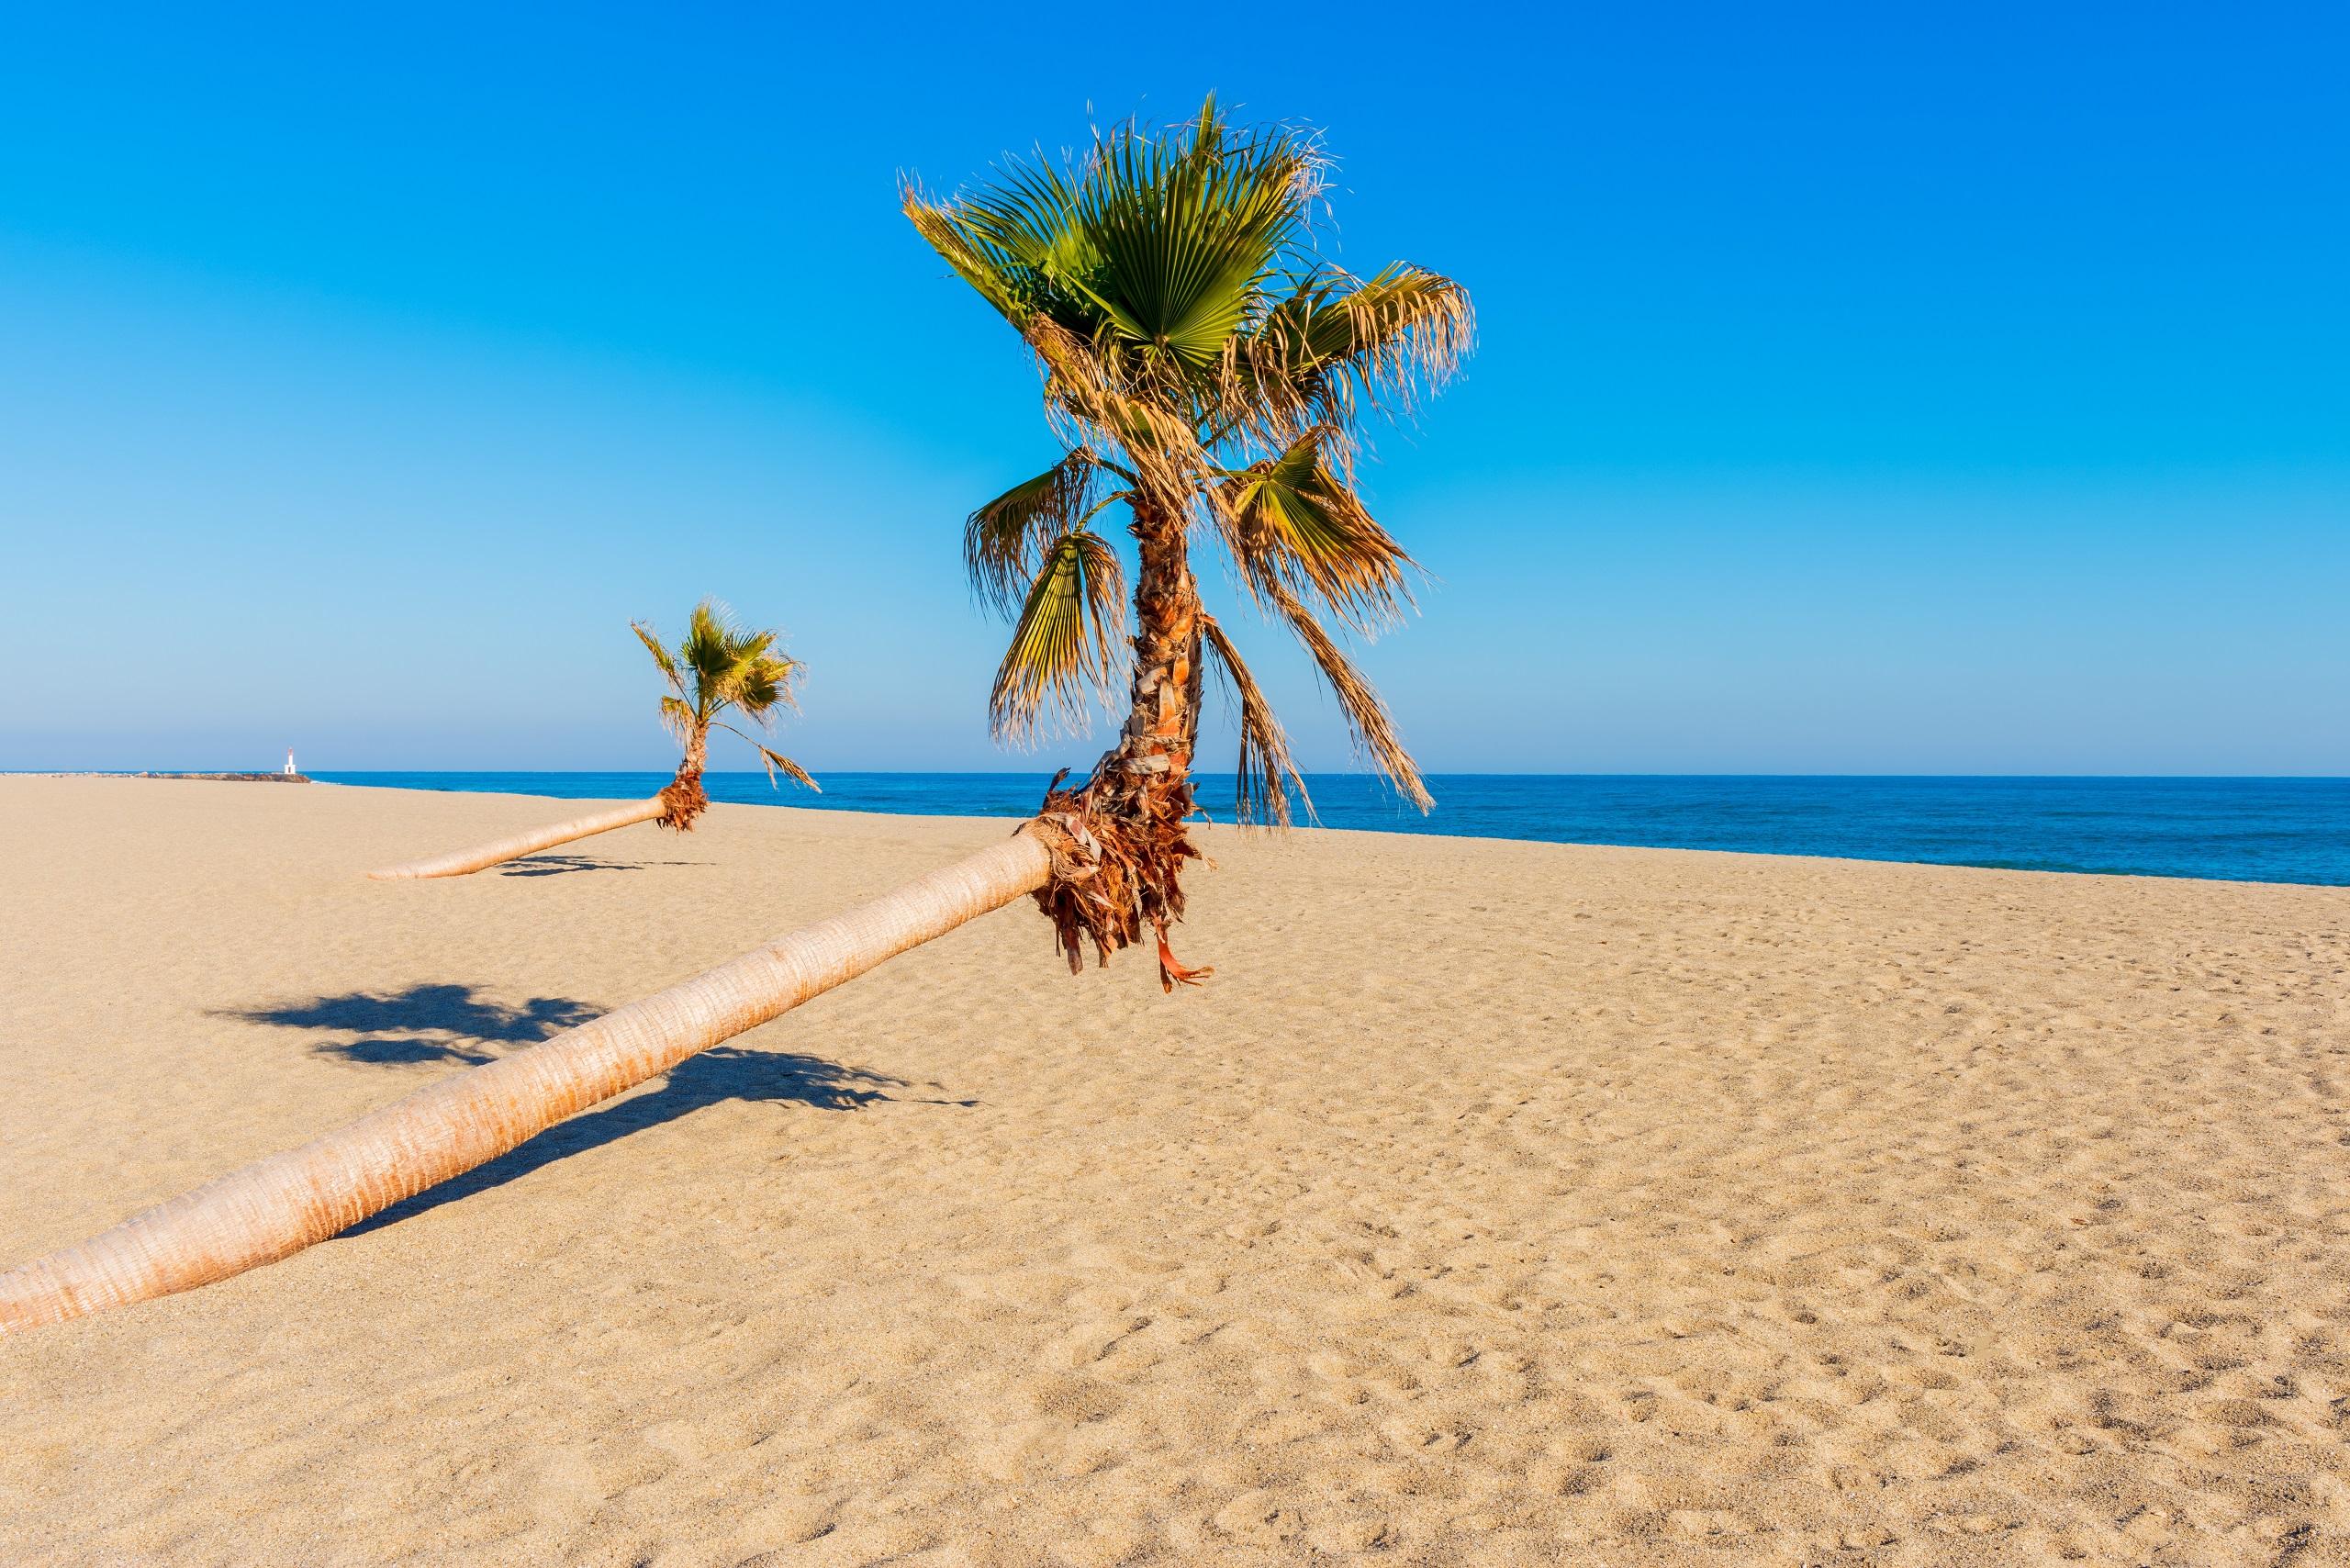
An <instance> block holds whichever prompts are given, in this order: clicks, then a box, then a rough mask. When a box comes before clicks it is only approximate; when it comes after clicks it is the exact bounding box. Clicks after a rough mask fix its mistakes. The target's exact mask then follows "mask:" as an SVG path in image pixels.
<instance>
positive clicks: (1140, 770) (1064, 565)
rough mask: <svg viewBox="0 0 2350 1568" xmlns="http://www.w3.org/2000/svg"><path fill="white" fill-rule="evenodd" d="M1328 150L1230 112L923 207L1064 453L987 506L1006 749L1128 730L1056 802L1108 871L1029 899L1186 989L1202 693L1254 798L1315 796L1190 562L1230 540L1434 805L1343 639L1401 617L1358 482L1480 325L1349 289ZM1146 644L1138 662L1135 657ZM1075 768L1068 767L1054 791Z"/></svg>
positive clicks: (1066, 925)
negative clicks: (1103, 705) (1072, 724)
mask: <svg viewBox="0 0 2350 1568" xmlns="http://www.w3.org/2000/svg"><path fill="white" fill-rule="evenodd" d="M1325 168H1326V162H1325V159H1324V157H1323V155H1322V153H1321V151H1320V149H1319V146H1318V143H1317V142H1316V141H1315V139H1314V138H1313V137H1311V136H1309V135H1306V134H1304V133H1303V132H1300V131H1298V130H1295V129H1291V128H1287V127H1281V126H1275V127H1269V128H1262V129H1256V130H1252V131H1246V132H1237V131H1235V130H1234V129H1232V128H1231V127H1230V126H1229V125H1227V123H1226V122H1225V119H1224V118H1223V116H1222V115H1220V114H1219V113H1218V111H1217V109H1216V105H1215V100H1214V97H1213V96H1211V97H1210V98H1209V99H1208V101H1207V103H1206V104H1205V105H1204V106H1203V107H1202V109H1201V110H1200V113H1199V117H1198V118H1197V119H1196V120H1194V121H1193V122H1192V123H1191V124H1190V125H1189V126H1186V127H1181V128H1178V129H1172V130H1160V131H1153V130H1147V129H1143V128H1140V127H1137V126H1134V125H1126V126H1123V127H1120V128H1118V129H1114V130H1113V131H1111V132H1110V133H1108V134H1107V135H1102V136H1098V137H1097V138H1096V140H1095V142H1094V145H1093V147H1092V149H1091V153H1090V155H1089V156H1088V157H1087V158H1086V159H1085V160H1084V161H1083V162H1081V163H1080V164H1078V165H1076V166H1055V165H1052V164H1048V163H1044V162H1036V163H1018V162H1015V163H1013V164H1012V165H1010V166H1009V168H1008V170H1007V171H1006V173H1005V174H1004V176H1003V177H1002V179H1001V180H999V181H998V182H997V183H995V184H993V185H987V186H983V187H980V188H978V189H974V190H969V191H966V192H965V193H963V194H962V195H960V196H957V197H955V198H953V199H951V200H946V201H934V200H932V199H930V198H929V197H927V196H923V194H922V193H921V192H920V191H919V190H918V189H915V188H912V187H909V188H908V189H907V190H906V192H905V193H904V206H905V210H906V215H907V217H909V218H912V221H913V224H914V227H915V228H916V229H917V230H920V232H921V234H922V236H923V239H925V240H927V241H929V242H930V243H931V245H932V247H933V248H934V249H935V250H936V251H937V252H938V253H939V254H940V255H941V256H942V257H944V258H945V259H946V263H947V264H948V265H949V266H951V267H953V268H954V269H955V271H956V273H957V274H958V275H960V276H961V277H962V278H963V280H964V281H965V282H967V283H968V284H969V285H970V286H972V288H974V289H975V290H977V291H978V292H979V297H981V298H982V299H984V300H986V301H987V303H988V304H989V305H990V307H992V308H994V309H995V310H996V312H997V313H998V314H1000V315H1001V316H1002V318H1003V319H1005V320H1006V321H1008V322H1009V323H1011V325H1012V326H1013V329H1014V330H1017V331H1018V332H1019V334H1020V336H1021V339H1022V341H1023V342H1024V343H1025V344H1026V346H1027V348H1028V350H1029V352H1030V353H1032V354H1033V355H1034V356H1035V360H1036V362H1037V364H1038V366H1039V367H1040V369H1041V370H1042V372H1043V375H1044V382H1045V402H1046V415H1047V417H1048V419H1050V420H1051V421H1052V424H1053V427H1054V430H1055V431H1056V433H1057V435H1058V436H1059V437H1060V439H1061V442H1062V445H1063V446H1064V448H1065V451H1064V454H1063V455H1062V457H1061V458H1060V460H1059V461H1058V462H1057V463H1055V464H1054V465H1052V466H1051V467H1050V468H1047V469H1046V470H1045V472H1043V473H1042V474H1039V475H1037V476H1035V477H1034V478H1032V479H1028V480H1026V481H1024V482H1023V483H1021V484H1019V485H1016V486H1014V487H1013V488H1012V489H1010V490H1008V491H1006V492H1005V493H1004V494H1002V495H1001V496H998V497H997V498H995V499H993V500H991V501H989V502H988V503H987V504H986V505H984V506H982V507H980V508H979V510H976V511H974V512H973V513H972V514H971V516H970V520H969V522H968V526H967V528H966V531H965V535H964V554H965V558H966V561H967V564H968V567H969V570H970V575H971V579H972V582H973V584H974V586H975V587H976V588H978V590H979V592H980V593H981V595H982V596H983V597H984V598H986V599H989V600H990V601H991V602H993V603H994V604H996V605H998V606H999V607H1001V608H1002V610H1004V611H1005V612H1006V613H1007V614H1009V615H1010V616H1011V617H1012V618H1013V620H1014V622H1015V627H1014V630H1013V636H1012V644H1011V647H1010V648H1009V649H1008V650H1007V651H1006V653H1005V654H1004V656H1003V662H1002V666H1000V667H999V668H998V670H997V672H996V678H995V688H994V691H993V694H992V697H991V700H990V715H991V717H992V719H993V721H994V723H995V728H996V731H997V733H998V734H999V736H1002V737H1009V738H1024V737H1027V736H1031V735H1033V734H1035V733H1036V731H1037V729H1038V728H1039V726H1040V722H1043V721H1045V720H1046V719H1047V718H1051V717H1057V718H1062V719H1066V720H1073V721H1081V719H1082V717H1083V716H1084V714H1085V711H1086V709H1087V705H1088V699H1089V698H1090V697H1092V696H1097V695H1098V696H1099V697H1101V698H1102V699H1103V700H1115V693H1116V689H1117V688H1118V687H1119V686H1121V685H1123V686H1124V687H1125V693H1124V695H1125V723H1124V725H1123V726H1122V727H1121V729H1120V731H1119V734H1118V739H1117V743H1116V744H1115V745H1113V746H1112V747H1111V749H1110V750H1109V751H1108V752H1107V753H1106V754H1104V755H1103V756H1102V759H1101V760H1100V761H1099V762H1097V763H1096V764H1095V765H1094V767H1093V771H1092V773H1091V776H1090V777H1089V778H1087V779H1086V780H1085V781H1084V782H1083V783H1082V784H1081V785H1080V786H1079V787H1077V788H1075V789H1073V790H1056V792H1055V793H1054V794H1053V795H1051V796H1050V797H1049V798H1048V800H1047V804H1046V813H1045V814H1046V818H1047V820H1054V819H1057V820H1059V821H1061V822H1063V823H1066V824H1068V832H1069V836H1071V837H1073V838H1077V839H1080V840H1081V841H1082V842H1083V843H1084V846H1085V848H1084V850H1083V852H1082V853H1081V854H1080V857H1079V858H1080V859H1081V860H1083V861H1084V862H1086V863H1087V864H1088V866H1089V868H1090V870H1089V874H1088V875H1086V876H1083V877H1077V878H1063V879H1057V881H1056V883H1055V884H1054V886H1053V887H1051V888H1050V889H1048V890H1046V892H1045V893H1044V894H1042V895H1040V902H1042V903H1043V904H1044V906H1045V908H1046V913H1049V914H1050V915H1051V916H1052V917H1053V920H1054V924H1055V925H1056V927H1057V932H1058V935H1059V939H1060V942H1061V946H1062V947H1063V949H1064V950H1065V951H1066V952H1067V954H1068V956H1069V960H1070V963H1071V966H1072V967H1075V966H1076V965H1077V964H1079V963H1080V961H1081V960H1080V942H1081V941H1084V942H1091V944H1092V946H1094V948H1095V950H1096V952H1097V954H1098V955H1099V956H1100V957H1101V958H1102V959H1104V960H1105V961H1106V959H1107V958H1108V956H1109V954H1110V953H1111V952H1113V951H1114V950H1115V949H1117V948H1119V947H1122V946H1126V945H1127V944H1129V943H1131V942H1134V941H1136V940H1137V939H1138V938H1139V937H1140V935H1141V933H1142V930H1143V928H1144V927H1145V926H1146V925H1147V926H1148V927H1149V928H1150V929H1151V930H1152V932H1153V933H1154V935H1156V936H1157V938H1158V958H1159V974H1160V979H1161V981H1162V983H1164V984H1166V985H1167V986H1168V987H1169V988H1170V989H1171V988H1172V987H1173V985H1174V984H1175V983H1176V982H1177V981H1181V980H1195V979H1197V978H1198V977H1199V976H1200V975H1202V974H1204V973H1205V972H1206V971H1205V970H1192V969H1185V968H1183V967H1182V966H1181V965H1179V964H1178V963H1177V962H1176V961H1175V958H1174V955H1173V954H1172V953H1171V952H1170V951H1169V946H1168V934H1167V928H1168V926H1169V924H1170V923H1172V922H1173V921H1175V920H1177V919H1179V918H1181V914H1182V913H1183V893H1182V888H1181V879H1180V878H1181V869H1182V863H1183V861H1185V860H1186V859H1190V858H1194V857H1196V855H1197V851H1196V850H1195V849H1194V848H1193V847H1192V844H1191V842H1190V839H1189V837H1188V834H1187V833H1186V829H1185V823H1186V820H1187V819H1188V818H1189V817H1190V816H1191V815H1192V811H1193V809H1194V807H1193V801H1192V785H1191V768H1192V753H1193V750H1194V748H1195V745H1196V743H1197V740H1198V734H1199V717H1200V697H1201V687H1202V679H1203V674H1204V673H1205V671H1207V670H1208V669H1210V668H1213V669H1214V671H1215V672H1216V673H1217V675H1218V676H1219V677H1220V678H1222V680H1223V681H1224V682H1225V685H1226V686H1227V687H1228V688H1229V689H1230V692H1231V694H1232V696H1233V697H1234V698H1235V699H1236V700H1237V707H1238V711H1239V712H1238V717H1239V730H1240V746H1239V782H1238V791H1237V792H1238V800H1239V809H1240V812H1241V814H1242V815H1243V817H1244V818H1247V817H1249V816H1252V815H1259V814H1261V815H1263V816H1265V817H1268V818H1270V820H1272V821H1274V822H1277V823H1285V822H1287V821H1288V820H1289V813H1290V790H1292V788H1293V789H1294V790H1296V792H1297V795H1298V799H1299V801H1301V802H1303V803H1304V805H1305V807H1306V809H1307V810H1308V811H1309V812H1310V811H1311V810H1312V801H1311V800H1310V799H1309V798H1308V797H1307V796H1306V794H1305V786H1304V779H1303V778H1301V777H1300V776H1299V774H1298V771H1297V767H1296V765H1295V763H1294V762H1293V761H1292V757H1291V755H1290V748H1289V742H1288V739H1287V737H1286V736H1285V735H1284V734H1283V733H1282V730H1281V724H1280V722H1279V721H1278V720H1277V719H1276V718H1275V717H1274V715H1273V712H1272V711H1271V709H1270V707H1269V706H1267V704H1266V701H1265V699H1264V695H1263V692H1262V690H1261V689H1259V686H1258V685H1257V682H1256V681H1255V679H1254V678H1252V677H1251V676H1250V674H1249V672H1248V667H1247V666H1245V665H1243V664H1242V663H1241V661H1240V655H1239V652H1238V650H1237V647H1236V646H1235V645H1234V642H1233V639H1232V637H1231V635H1230V634H1229V633H1227V631H1226V629H1225V626H1224V624H1223V622H1221V621H1219V620H1218V618H1217V617H1215V616H1214V615H1212V614H1210V613H1209V612H1208V610H1206V608H1205V607H1204V605H1203V601H1202V597H1201V593H1200V588H1199V582H1198V579H1197V577H1195V576H1194V573H1193V570H1192V543H1193V541H1194V538H1195V537H1197V536H1201V535H1204V536H1206V537H1208V538H1210V539H1213V540H1214V541H1215V542H1216V543H1218V544H1220V545H1221V546H1222V547H1223V550H1224V552H1225V555H1226V556H1227V557H1228V558H1229V560H1230V562H1231V565H1232V566H1233V568H1234V573H1233V575H1234V577H1235V579H1236V580H1237V583H1238V584H1239V586H1240V589H1241V591H1242V593H1243V595H1244V597H1245V598H1247V599H1248V600H1250V601H1251V602H1252V604H1253V606H1254V607H1255V608H1256V609H1258V610H1261V611H1263V612H1264V613H1265V614H1267V615H1268V616H1269V617H1270V619H1271V620H1272V621H1273V622H1276V623H1277V624H1280V625H1281V626H1284V627H1286V628H1287V629H1288V630H1289V631H1290V632H1291V633H1293V634H1294V635H1295V636H1296V638H1297V640H1298V641H1299V642H1300V643H1301V644H1304V648H1305V650H1306V652H1307V654H1308V655H1310V656H1311V657H1312V658H1313V660H1314V663H1315V666H1316V667H1317V668H1318V669H1319V670H1320V672H1321V674H1322V677H1323V678H1324V680H1325V681H1326V683H1327V684H1328V686H1329V688H1330V690H1331V692H1332V693H1333V694H1334V695H1335V696H1336V697H1337V701H1338V706H1339V709H1340V711H1342V712H1343V713H1344V714H1345V715H1346V719H1347V722H1348V725H1349V727H1350V728H1351V730H1352V732H1353V735H1354V739H1355V741H1356V743H1357V746H1358V748H1359V750H1360V753H1361V755H1362V756H1364V757H1365V759H1366V760H1368V761H1369V762H1370V763H1371V766H1372V767H1375V768H1377V769H1378V770H1379V771H1380V772H1382V773H1383V774H1384V775H1385V776H1386V777H1387V778H1390V779H1391V780H1393V783H1394V784H1395V786H1396V788H1397V789H1398V790H1401V791H1402V793H1403V794H1404V796H1405V797H1406V798H1407V799H1409V800H1411V801H1413V802H1414V803H1415V804H1416V805H1418V806H1420V807H1421V809H1423V810H1426V809H1427V807H1428V806H1429V805H1430V804H1431V801H1430V800H1429V798H1428V794H1427V789H1426V787H1425V786H1424V785H1423V783H1422V782H1421V778H1420V773H1419V769H1418V768H1417V767H1416V766H1415V765H1414V763H1413V761H1412V758H1411V756H1410V754H1409V753H1408V752H1407V751H1406V750H1405V749H1404V743H1403V740H1402V738H1401V736H1400V735H1399V734H1397V733H1396V728H1395V724H1394V721H1393V718H1392V716H1391V715H1390V714H1389V712H1388V710H1387V707H1386V704H1385V703H1383V702H1382V700H1380V698H1379V694H1378V693H1377V692H1376V691H1374V690H1372V689H1371V685H1370V683H1369V682H1368V681H1366V680H1365V679H1364V678H1363V677H1362V675H1361V673H1360V671H1359V670H1358V669H1357V668H1356V667H1355V665H1354V664H1353V662H1352V661H1351V660H1350V659H1349V658H1348V656H1347V654H1346V652H1345V650H1344V649H1343V648H1342V647H1341V646H1340V645H1339V643H1338V640H1337V637H1335V636H1334V635H1333V634H1332V631H1331V626H1332V624H1333V623H1334V622H1335V623H1336V624H1337V625H1338V626H1340V627H1343V628H1345V629H1348V630H1351V631H1353V632H1356V633H1362V634H1366V635H1369V634H1374V633H1377V632H1378V631H1380V630H1382V628H1384V627H1385V626H1387V625H1389V624H1391V623H1392V622H1393V621H1394V620H1395V618H1396V617H1397V615H1398V613H1399V612H1400V611H1401V610H1402V609H1403V608H1404V606H1405V605H1407V604H1408V603H1409V588H1408V583H1407V580H1406V574H1407V572H1408V571H1409V570H1410V569H1411V566H1412V563H1411V560H1410V558H1409V557H1408V556H1407V555H1405V554H1404V550H1403V548H1402V546H1401V545H1399V544H1397V543H1396V542H1395V541H1394V540H1393V538H1391V537H1390V536H1389V535H1388V533H1387V532H1386V531H1385V530H1383V529H1382V528H1381V527H1380V526H1379V524H1378V523H1377V522H1375V521H1372V519H1371V513H1370V511H1369V510H1368V509H1367V508H1366V507H1365V506H1364V504H1363V501H1362V498H1361V497H1360V494H1359V493H1358V491H1357V489H1356V487H1355V483H1354V465H1355V460H1356V457H1357V455H1358V454H1359V452H1360V449H1361V445H1362V424H1363V420H1364V416H1365V415H1367V414H1369V413H1372V412H1379V411H1384V412H1388V413H1391V414H1398V413H1403V412H1405V411H1407V410H1408V409H1410V408H1411V406H1412V405H1413V403H1414V402H1415V400H1416V398H1418V397H1419V396H1420V395H1422V394H1424V393H1425V392H1427V391H1428V390H1430V389H1432V388H1433V387H1435V386H1438V384H1440V383H1441V382H1443V381H1444V380H1445V379H1446V378H1448V377H1449V375H1451V374H1452V373H1453V372H1454V371H1455V369H1456V368H1457V367H1458V366H1459V364H1460V361H1461V358H1462V356H1463V355H1464V354H1465V353H1466V352H1467V350H1468V347H1469V344H1470V339H1471V334H1472V319H1471V313H1470V308H1469V298H1468V296H1467V294H1466V293H1465V292H1464V291H1463V290H1462V289H1461V288H1460V286H1459V285H1458V284H1455V283H1453V282H1452V281H1451V280H1450V279H1449V278H1446V277H1443V276H1440V275H1438V274H1436V273H1433V272H1429V271H1427V269H1426V268H1422V267H1416V266H1412V265H1410V264H1408V263H1395V264H1393V265H1392V266H1389V267H1386V268H1384V269H1383V270H1382V271H1381V272H1379V273H1378V274H1375V275H1373V276H1371V277H1369V278H1358V277H1354V276H1351V275H1349V274H1347V273H1346V272H1344V271H1342V270H1341V269H1339V268H1338V267H1337V266H1336V265H1335V264H1333V263H1330V262H1328V261H1326V260H1325V259H1324V258H1323V257H1322V256H1321V255H1320V254H1319V252H1317V251H1316V249H1315V224H1314V214H1315V208H1316V207H1317V206H1318V204H1319V203H1320V200H1321V197H1322V195H1323V190H1324V183H1323V174H1324V171H1325ZM1113 506H1122V507H1123V508H1124V509H1125V513H1126V517H1127V529H1126V532H1128V533H1129V534H1131V535H1132V537H1133V540H1134V543H1135V551H1136V566H1137V576H1136V583H1135V591H1134V599H1133V608H1134V620H1135V622H1136V630H1135V631H1134V633H1132V635H1131V639H1129V634H1128V632H1127V621H1126V608H1127V607H1126V597H1125V585H1124V581H1123V572H1122V565H1121V562H1120V559H1119V554H1118V552H1117V551H1115V550H1114V549H1113V547H1112V545H1111V543H1110V542H1109V541H1108V540H1107V539H1105V538H1103V537H1102V534H1101V533H1100V532H1096V521H1097V520H1098V519H1099V518H1100V517H1101V516H1102V513H1103V512H1104V511H1106V510H1108V509H1110V508H1111V507H1113ZM1129 648H1131V650H1132V656H1131V657H1129V656H1128V649H1129ZM1058 782H1059V781H1058V780H1056V785H1057V784H1058Z"/></svg>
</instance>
